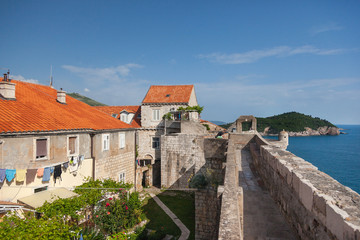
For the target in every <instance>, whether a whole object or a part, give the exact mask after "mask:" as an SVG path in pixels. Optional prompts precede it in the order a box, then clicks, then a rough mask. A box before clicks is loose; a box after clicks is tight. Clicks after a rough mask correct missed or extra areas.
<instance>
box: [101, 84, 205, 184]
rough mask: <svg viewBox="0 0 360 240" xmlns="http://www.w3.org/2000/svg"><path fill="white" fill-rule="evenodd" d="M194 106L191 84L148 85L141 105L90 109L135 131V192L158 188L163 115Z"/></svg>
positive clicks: (163, 132) (195, 102)
mask: <svg viewBox="0 0 360 240" xmlns="http://www.w3.org/2000/svg"><path fill="white" fill-rule="evenodd" d="M197 105H198V102H197V99H196V94H195V88H194V85H166V86H156V85H152V86H150V88H149V90H148V92H147V93H146V95H145V97H144V99H143V101H142V103H141V106H101V107H94V108H96V109H98V110H100V111H103V112H105V113H107V114H108V115H111V116H112V117H114V118H117V119H119V120H121V121H123V122H125V123H128V124H130V125H131V126H133V127H135V128H137V132H136V145H137V163H138V167H137V169H136V189H138V190H140V189H141V188H142V186H149V185H150V186H151V185H153V184H154V185H160V158H161V141H160V139H161V135H163V134H165V121H164V119H163V116H164V115H165V114H167V113H174V112H176V111H177V110H178V108H180V107H183V108H186V107H188V106H197ZM196 116H197V117H198V114H196ZM204 129H205V128H204Z"/></svg>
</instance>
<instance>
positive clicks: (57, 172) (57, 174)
mask: <svg viewBox="0 0 360 240" xmlns="http://www.w3.org/2000/svg"><path fill="white" fill-rule="evenodd" d="M61 173H62V171H61V164H60V165H57V166H55V170H54V182H55V183H56V179H57V178H58V177H59V178H60V179H61Z"/></svg>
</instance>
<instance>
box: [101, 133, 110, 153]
mask: <svg viewBox="0 0 360 240" xmlns="http://www.w3.org/2000/svg"><path fill="white" fill-rule="evenodd" d="M102 141H103V145H102V146H103V151H105V150H109V148H110V135H109V134H103V135H102Z"/></svg>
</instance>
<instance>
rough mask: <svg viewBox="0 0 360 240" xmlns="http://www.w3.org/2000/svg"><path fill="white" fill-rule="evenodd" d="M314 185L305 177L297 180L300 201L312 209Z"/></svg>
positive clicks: (308, 208)
mask: <svg viewBox="0 0 360 240" xmlns="http://www.w3.org/2000/svg"><path fill="white" fill-rule="evenodd" d="M314 191H315V188H314V186H313V185H312V184H311V183H310V182H309V181H307V180H305V179H300V182H299V196H300V201H301V202H302V204H304V206H305V208H306V209H307V210H309V211H312V204H313V194H314Z"/></svg>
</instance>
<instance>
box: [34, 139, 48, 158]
mask: <svg viewBox="0 0 360 240" xmlns="http://www.w3.org/2000/svg"><path fill="white" fill-rule="evenodd" d="M46 156H47V139H36V159H39V158H45V157H46Z"/></svg>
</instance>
